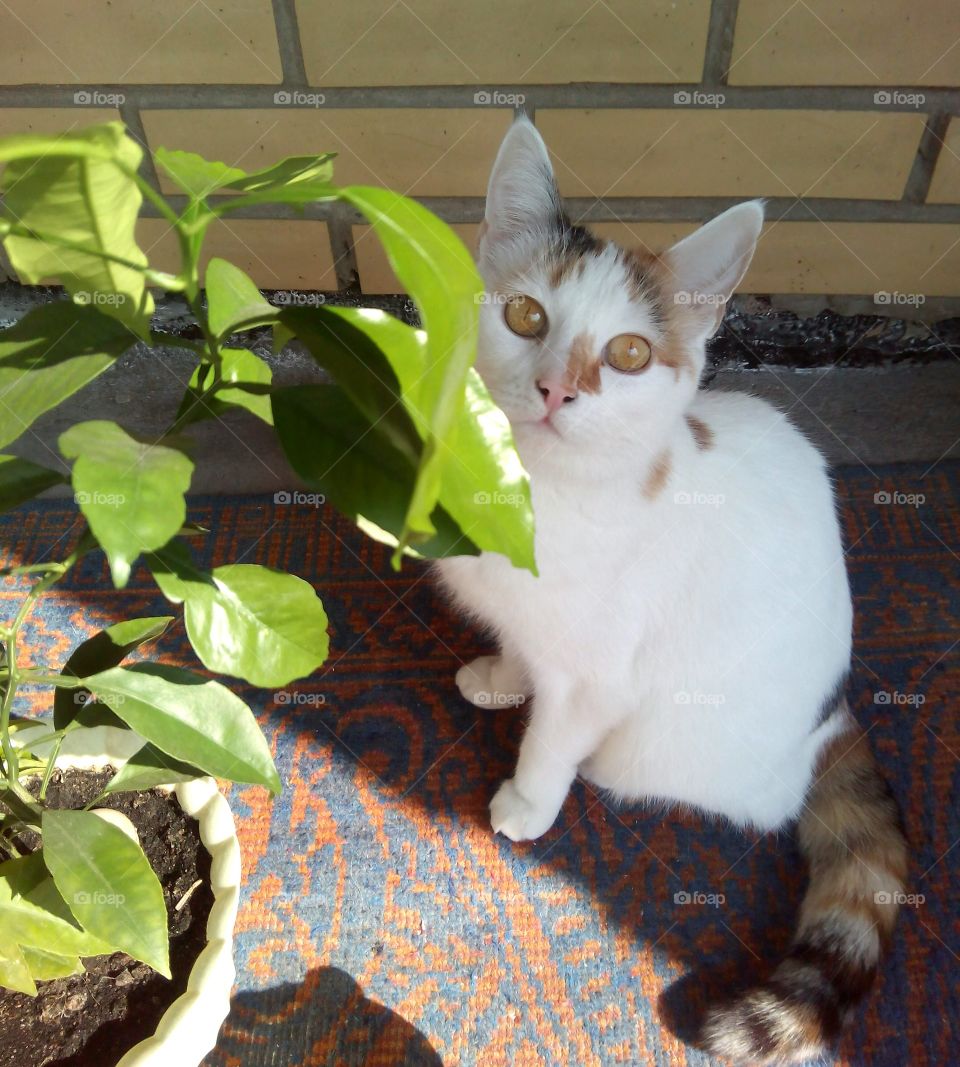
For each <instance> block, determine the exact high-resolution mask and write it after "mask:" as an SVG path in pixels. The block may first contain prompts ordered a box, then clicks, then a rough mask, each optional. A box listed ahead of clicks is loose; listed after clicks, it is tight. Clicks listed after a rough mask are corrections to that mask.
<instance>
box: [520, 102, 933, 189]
mask: <svg viewBox="0 0 960 1067" xmlns="http://www.w3.org/2000/svg"><path fill="white" fill-rule="evenodd" d="M923 122H924V120H923V119H922V118H921V117H920V116H919V115H903V114H885V115H876V114H874V113H872V112H856V111H789V112H782V111H735V110H731V109H727V108H723V107H721V108H716V109H710V110H707V111H701V110H696V111H694V110H690V109H688V108H686V107H684V106H682V105H681V106H678V107H676V108H671V109H666V110H664V109H658V110H650V111H642V110H632V109H631V110H623V111H620V110H612V109H611V110H604V111H590V110H583V111H580V110H576V111H573V110H572V111H559V110H557V111H544V110H541V111H538V112H537V126H538V127H539V129H540V131H541V133H543V135H544V138H545V140H546V142H547V147H548V148H549V149H550V151H551V153H552V154H553V158H554V164H555V167H556V173H557V180H558V182H559V184H560V191H561V192H562V193H563V195H564V196H599V197H603V196H745V197H747V196H818V197H830V196H835V197H868V198H876V199H885V200H898V199H899V198H900V196H901V195H902V193H903V186H904V183H905V182H906V180H907V176H908V175H909V173H910V167H911V165H912V163H913V159H914V154H915V152H916V147H917V143H918V141H919V139H920V135H921V133H922V131H923Z"/></svg>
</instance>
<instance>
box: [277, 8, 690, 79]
mask: <svg viewBox="0 0 960 1067" xmlns="http://www.w3.org/2000/svg"><path fill="white" fill-rule="evenodd" d="M297 14H298V17H299V22H300V32H301V38H302V41H303V48H304V58H305V61H306V65H307V73H308V75H309V77H310V81H311V83H312V84H315V85H411V84H415V85H448V84H452V85H464V84H467V85H479V86H486V87H488V88H490V89H494V88H496V86H498V85H508V84H536V83H544V82H578V81H604V82H607V81H610V82H619V81H622V82H664V81H666V82H677V81H699V80H700V74H701V70H702V67H703V54H704V46H705V44H706V36H707V22H708V20H709V15H710V4H709V2H708V0H647V2H646V3H643V4H637V3H634V2H631V0H604V2H603V3H596V4H593V5H591V4H587V3H584V2H583V0H553V2H551V3H541V4H537V5H518V4H517V3H515V2H514V0H486V2H485V3H473V4H449V3H447V2H445V0H406V2H404V3H399V4H393V5H388V4H385V3H383V2H382V0H353V2H352V3H349V4H339V5H337V11H336V17H331V15H330V12H329V8H328V6H327V5H325V4H318V3H301V4H298V5H297Z"/></svg>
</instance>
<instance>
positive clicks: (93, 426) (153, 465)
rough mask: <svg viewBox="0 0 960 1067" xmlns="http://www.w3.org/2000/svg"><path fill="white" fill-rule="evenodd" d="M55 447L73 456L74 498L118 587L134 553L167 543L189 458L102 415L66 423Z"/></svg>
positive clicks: (178, 514)
mask: <svg viewBox="0 0 960 1067" xmlns="http://www.w3.org/2000/svg"><path fill="white" fill-rule="evenodd" d="M60 451H61V452H63V454H64V455H65V456H66V457H67V458H68V459H74V460H75V462H74V465H73V488H74V492H75V495H76V499H77V503H78V504H79V505H80V509H81V511H82V512H83V514H84V515H85V516H86V518H87V521H88V522H89V523H90V529H91V530H92V531H93V534H94V536H95V537H96V539H97V540H98V541H99V542H100V544H101V546H102V547H103V549H104V551H105V552H106V554H107V559H108V560H109V561H110V570H111V573H112V575H113V582H114V585H116V586H117V588H122V587H123V586H125V585H126V584H127V580H128V578H129V577H130V566H131V564H132V563H133V561H134V560H135V559H136V558H137V556H138V555H139V554H140V553H141V552H142V551H148V550H150V549H154V548H159V547H160V546H161V545H164V544H166V543H167V541H169V540H170V538H171V537H173V536H174V534H176V532H177V531H178V530H179V529H180V527H181V525H182V524H183V521H184V519H185V518H186V513H187V508H186V503H185V501H184V493H185V492H186V491H187V488H188V487H189V485H190V478H191V476H192V474H193V463H192V462H191V461H190V460H189V459H188V458H187V457H186V456H185V455H184V454H183V453H182V452H179V451H178V450H177V449H174V448H168V447H167V446H165V445H149V444H144V443H143V442H141V441H137V440H135V439H134V438H133V437H131V436H130V435H129V434H127V433H126V432H125V431H124V430H122V429H121V428H120V427H119V426H118V425H117V424H116V423H115V422H106V421H103V420H94V421H92V422H81V423H78V424H77V425H76V426H71V427H70V429H69V430H67V431H66V432H65V433H63V434H61V435H60Z"/></svg>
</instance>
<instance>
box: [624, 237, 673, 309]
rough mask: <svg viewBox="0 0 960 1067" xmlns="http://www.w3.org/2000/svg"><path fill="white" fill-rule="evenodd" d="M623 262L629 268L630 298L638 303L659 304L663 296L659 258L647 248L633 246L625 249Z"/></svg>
mask: <svg viewBox="0 0 960 1067" xmlns="http://www.w3.org/2000/svg"><path fill="white" fill-rule="evenodd" d="M623 264H624V266H625V267H626V268H627V287H628V288H629V290H630V299H631V300H635V301H636V302H637V303H638V304H644V303H653V304H655V305H659V303H660V302H661V299H662V296H663V293H662V291H661V286H660V277H661V274H660V270H659V267H660V260H659V258H658V257H657V256H655V255H654V254H653V253H652V252H648V251H647V250H646V249H645V248H631V249H625V250H624V253H623Z"/></svg>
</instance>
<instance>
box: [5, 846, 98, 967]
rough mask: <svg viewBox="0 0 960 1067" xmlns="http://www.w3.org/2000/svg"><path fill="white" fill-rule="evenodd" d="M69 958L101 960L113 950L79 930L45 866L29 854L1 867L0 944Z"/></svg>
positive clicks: (40, 857)
mask: <svg viewBox="0 0 960 1067" xmlns="http://www.w3.org/2000/svg"><path fill="white" fill-rule="evenodd" d="M10 938H13V939H15V940H16V941H17V942H19V943H20V944H21V945H24V946H26V947H29V948H35V949H41V950H43V951H46V952H57V953H65V954H67V955H71V956H100V955H103V954H105V953H109V952H113V951H114V950H115V946H114V945H113V944H112V943H110V942H106V941H102V940H100V939H99V938H97V937H94V935H93V934H91V933H89V932H87V931H86V930H82V929H80V927H79V926H77V922H76V920H75V919H74V917H73V913H72V912H71V910H70V908H68V907H67V904H66V902H65V901H64V899H63V897H62V896H61V894H60V892H59V890H58V889H57V887H56V885H55V884H54V881H53V879H52V878H51V877H50V874H49V872H48V871H47V868H46V866H45V865H44V860H43V854H42V853H40V852H34V853H31V854H30V855H28V856H22V857H19V858H18V859H13V860H7V862H6V863H3V864H0V942H4V941H7V940H8V939H10Z"/></svg>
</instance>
